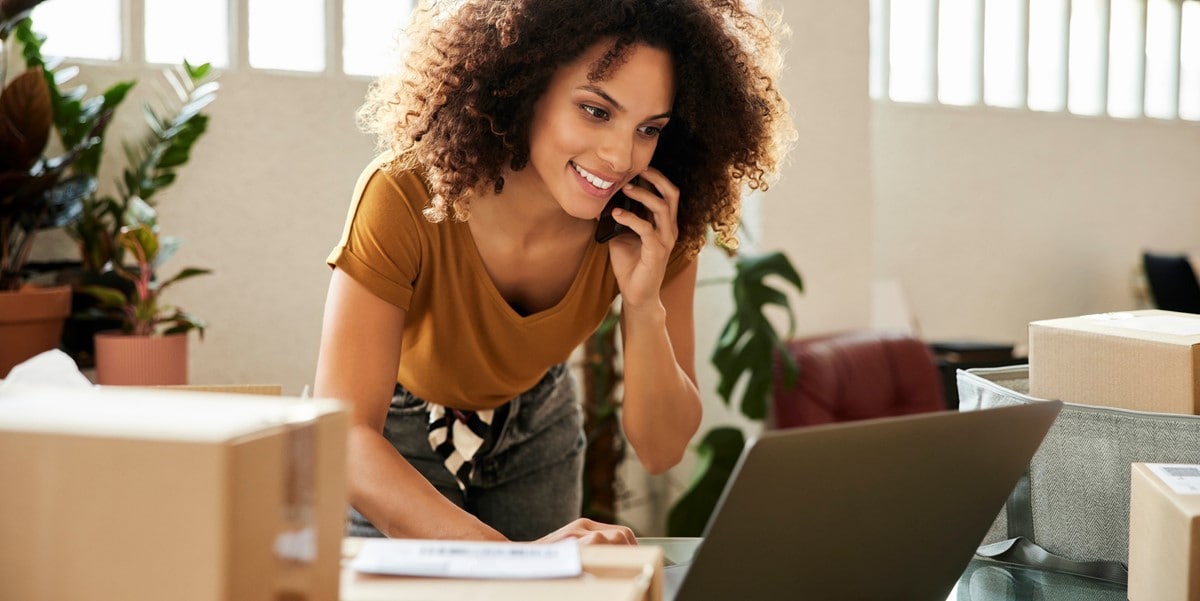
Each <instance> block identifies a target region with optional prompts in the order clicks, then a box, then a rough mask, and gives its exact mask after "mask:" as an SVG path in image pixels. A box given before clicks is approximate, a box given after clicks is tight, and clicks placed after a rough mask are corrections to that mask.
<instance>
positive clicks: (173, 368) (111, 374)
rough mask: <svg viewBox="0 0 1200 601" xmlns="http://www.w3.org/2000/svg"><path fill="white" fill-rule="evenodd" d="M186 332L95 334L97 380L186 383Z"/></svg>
mask: <svg viewBox="0 0 1200 601" xmlns="http://www.w3.org/2000/svg"><path fill="white" fill-rule="evenodd" d="M187 342H188V337H187V334H171V335H170V336H132V335H128V334H123V333H121V332H101V333H99V334H96V383H97V384H106V385H132V386H162V385H176V384H187V349H188V346H187Z"/></svg>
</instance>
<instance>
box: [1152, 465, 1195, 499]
mask: <svg viewBox="0 0 1200 601" xmlns="http://www.w3.org/2000/svg"><path fill="white" fill-rule="evenodd" d="M1146 467H1148V468H1150V471H1152V472H1154V475H1156V476H1158V478H1159V479H1160V480H1162V481H1163V482H1164V483H1166V485H1167V486H1170V487H1171V490H1173V491H1175V492H1176V493H1178V494H1181V495H1200V465H1190V464H1182V463H1148V464H1146Z"/></svg>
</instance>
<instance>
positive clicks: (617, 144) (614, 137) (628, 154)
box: [596, 132, 633, 174]
mask: <svg viewBox="0 0 1200 601" xmlns="http://www.w3.org/2000/svg"><path fill="white" fill-rule="evenodd" d="M596 154H597V155H598V156H599V157H600V160H602V161H604V162H605V163H608V167H609V168H610V169H612V170H613V172H614V173H616V174H624V173H627V172H628V171H629V169H630V168H631V166H632V165H633V138H632V137H631V136H629V135H626V134H624V133H618V132H612V133H609V134H608V135H606V136H604V137H603V138H602V139H601V143H600V147H599V148H598V149H597V150H596Z"/></svg>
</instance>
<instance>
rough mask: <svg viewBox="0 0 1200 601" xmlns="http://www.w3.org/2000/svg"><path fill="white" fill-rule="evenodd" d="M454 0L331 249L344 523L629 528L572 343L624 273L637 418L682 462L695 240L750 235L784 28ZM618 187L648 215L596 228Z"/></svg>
mask: <svg viewBox="0 0 1200 601" xmlns="http://www.w3.org/2000/svg"><path fill="white" fill-rule="evenodd" d="M448 4H449V5H450V7H448V8H447V7H439V6H436V5H434V6H430V7H426V8H425V9H424V10H422V11H421V12H419V13H418V14H419V17H418V22H417V25H416V29H417V31H416V33H415V34H413V36H412V47H411V50H410V54H409V56H408V60H407V63H406V65H405V69H404V70H403V72H402V73H401V74H399V75H396V76H392V77H385V78H383V79H381V80H380V81H378V82H376V83H375V85H374V86H372V89H371V92H370V93H369V95H368V101H367V103H366V105H365V106H364V107H363V109H362V111H361V112H360V119H361V120H362V122H363V123H364V125H365V127H366V129H367V130H368V131H372V132H374V133H375V134H376V135H377V136H378V138H379V140H380V141H381V146H384V147H385V149H386V152H385V153H384V154H383V155H382V156H381V157H380V158H379V159H377V160H376V161H374V162H373V163H372V164H371V165H369V166H368V167H367V169H366V170H365V171H364V172H363V174H362V176H361V177H360V179H359V182H358V186H357V188H356V190H355V193H354V201H353V204H352V206H351V209H350V214H349V216H348V218H347V222H346V227H345V230H344V232H343V236H342V239H341V241H340V243H339V244H338V245H337V247H336V248H335V249H334V251H333V253H332V254H331V255H330V257H329V264H330V265H331V266H332V267H333V268H334V271H333V276H332V279H331V281H330V287H329V294H328V298H327V301H326V308H325V321H324V330H323V334H322V340H321V350H320V357H319V360H318V367H317V378H316V388H315V390H316V392H317V394H319V395H321V396H329V397H336V398H341V399H344V400H346V401H347V402H348V403H349V404H350V406H351V409H352V418H351V429H350V434H349V450H348V452H349V468H348V479H349V489H350V504H351V506H352V509H351V511H350V516H349V520H350V521H349V528H348V534H350V535H353V536H380V535H387V536H394V537H410V538H462V539H481V540H505V539H511V540H540V541H546V542H549V541H555V540H560V539H562V538H568V537H573V538H579V539H580V540H581V542H609V543H632V542H634V538H633V534H632V533H631V532H630V531H629V530H628V529H627V528H622V527H618V526H611V525H606V524H599V523H595V522H591V521H589V520H583V519H578V516H579V510H580V508H579V504H580V471H581V468H582V461H583V453H582V452H583V448H584V439H583V434H582V427H581V424H582V417H581V413H580V408H579V405H578V403H577V401H576V398H575V392H574V388H573V384H572V381H571V378H570V376H569V374H567V372H566V368H565V364H564V362H565V361H566V360H567V358H568V356H569V354H570V353H571V351H572V350H573V349H574V348H576V347H577V346H578V345H579V344H580V343H581V342H582V341H583V340H584V339H586V338H587V337H588V336H589V335H590V334H591V333H592V332H593V331H594V330H595V328H596V326H597V325H598V324H599V323H600V321H601V320H602V319H603V317H604V315H605V313H606V312H607V310H608V307H609V305H610V304H611V302H612V301H613V300H614V298H615V297H616V296H617V295H618V294H619V295H620V297H621V307H622V308H621V332H622V340H623V342H624V348H623V351H624V377H625V380H624V400H623V409H622V416H621V417H622V426H623V428H624V433H625V436H626V437H627V439H628V440H629V443H630V445H631V447H632V448H633V450H634V451H635V452H636V454H637V456H638V458H639V459H640V460H641V462H642V463H643V464H644V465H645V467H646V468H647V469H648V470H649V471H650V472H652V473H660V472H663V471H665V470H666V469H668V468H670V467H671V466H673V465H675V464H676V463H678V462H679V460H680V459H681V457H682V456H683V453H684V452H685V450H686V448H687V444H688V442H689V440H690V438H691V437H692V435H693V434H694V433H695V431H696V429H697V427H698V425H699V423H700V416H701V409H700V397H699V394H698V392H697V390H696V385H695V380H696V377H695V365H694V358H693V356H694V340H693V339H694V333H693V315H692V299H693V296H694V290H695V282H696V262H695V256H696V253H697V252H698V251H699V249H700V247H701V245H702V244H703V243H704V238H705V234H706V231H707V229H708V228H710V227H711V228H712V229H713V230H714V231H715V232H716V236H717V240H718V242H719V243H721V244H724V245H726V246H730V247H732V246H735V245H736V239H735V238H734V231H735V228H736V226H737V220H738V208H739V194H740V192H741V190H742V188H743V186H749V187H751V188H764V187H765V178H766V177H767V176H768V174H770V173H772V172H774V170H775V168H776V166H777V163H778V160H779V158H780V156H781V154H782V152H783V146H784V145H785V143H786V142H787V141H788V139H789V137H790V134H791V124H790V121H789V120H788V117H787V107H786V104H785V103H784V101H783V99H782V98H781V97H780V95H779V93H778V91H777V90H776V88H775V84H774V73H775V70H776V67H777V62H778V60H777V59H778V53H777V48H776V46H775V41H774V38H773V36H772V31H771V27H770V26H769V25H768V24H767V23H766V22H765V21H763V20H762V19H761V18H759V17H758V16H756V15H754V14H753V13H751V12H749V11H747V10H746V9H745V8H744V7H743V6H742V3H741V2H740V1H737V0H727V1H718V0H514V1H511V2H508V1H506V2H496V1H494V0H465V1H459V2H450V3H448ZM635 177H640V179H641V182H643V184H642V185H643V186H644V187H638V186H634V185H632V184H631V183H630V182H631V181H633V180H634V178H635ZM647 184H648V185H647ZM618 191H619V192H621V193H624V194H626V195H628V196H629V197H630V198H632V199H633V200H636V201H638V202H640V203H641V204H643V205H644V206H645V207H646V208H647V209H648V211H649V214H648V215H646V218H645V219H643V218H640V217H639V216H637V215H636V214H634V213H633V212H631V211H621V210H615V211H613V213H612V215H613V219H614V220H615V221H616V223H617V224H620V225H622V226H625V227H626V228H628V230H630V231H629V232H627V233H625V234H623V235H619V236H617V237H616V238H613V239H612V240H610V241H608V242H606V243H600V242H597V241H596V236H595V230H596V228H597V217H598V216H599V215H600V213H601V210H602V208H603V207H604V206H605V204H606V202H607V201H608V200H609V199H610V198H611V197H613V195H614V194H616V193H618Z"/></svg>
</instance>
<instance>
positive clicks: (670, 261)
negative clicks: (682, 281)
mask: <svg viewBox="0 0 1200 601" xmlns="http://www.w3.org/2000/svg"><path fill="white" fill-rule="evenodd" d="M695 260H696V259H694V258H689V257H688V253H687V251H685V250H684V249H683V245H681V244H676V245H675V248H673V249H672V250H671V256H670V257H668V258H667V268H666V270H665V271H664V272H663V286H666V285H667V282H670V281H671V280H673V279H675V276H677V275H679V273H680V272H682V271H683V269H684V268H685V267H687V266H688V265H690V264H691V263H692V262H693V261H695Z"/></svg>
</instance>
